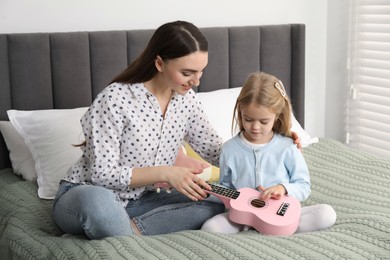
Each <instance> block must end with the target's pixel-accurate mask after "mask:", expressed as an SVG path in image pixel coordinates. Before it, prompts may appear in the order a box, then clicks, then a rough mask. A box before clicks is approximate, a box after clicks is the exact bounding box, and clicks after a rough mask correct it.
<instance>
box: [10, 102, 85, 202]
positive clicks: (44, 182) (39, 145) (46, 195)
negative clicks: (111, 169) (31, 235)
mask: <svg viewBox="0 0 390 260" xmlns="http://www.w3.org/2000/svg"><path fill="white" fill-rule="evenodd" d="M87 109H88V108H86V107H83V108H75V109H50V110H35V111H20V110H9V111H7V113H8V117H9V119H10V121H11V123H12V124H13V126H14V127H15V129H16V130H17V131H18V132H19V134H20V135H21V136H22V137H23V138H24V141H25V143H26V145H27V147H28V148H29V150H30V152H31V154H32V156H33V159H34V161H35V169H36V171H37V175H38V179H37V181H38V196H39V197H40V198H42V199H53V198H54V196H55V194H56V192H57V189H58V185H59V181H60V179H61V178H63V177H64V176H65V174H66V171H67V170H68V169H69V167H70V166H72V165H73V164H74V163H75V162H76V161H77V160H78V159H79V157H80V156H81V154H82V153H81V150H80V149H79V148H77V147H74V146H72V144H78V143H81V142H82V141H83V134H82V129H81V125H80V118H81V117H82V115H83V114H84V113H85V112H86V111H87Z"/></svg>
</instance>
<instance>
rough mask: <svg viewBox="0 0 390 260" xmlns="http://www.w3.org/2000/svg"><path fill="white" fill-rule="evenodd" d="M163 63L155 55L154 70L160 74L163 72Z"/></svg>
mask: <svg viewBox="0 0 390 260" xmlns="http://www.w3.org/2000/svg"><path fill="white" fill-rule="evenodd" d="M163 63H164V61H163V59H162V58H161V57H160V56H159V55H157V57H156V59H155V60H154V65H155V66H156V69H157V70H158V71H160V72H161V71H162V70H163V68H162V66H163Z"/></svg>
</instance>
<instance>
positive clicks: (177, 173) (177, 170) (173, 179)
mask: <svg viewBox="0 0 390 260" xmlns="http://www.w3.org/2000/svg"><path fill="white" fill-rule="evenodd" d="M170 170H171V171H170V172H169V173H167V174H166V178H167V183H168V184H169V185H170V186H171V187H173V188H174V189H176V190H177V191H179V192H180V193H182V194H184V195H185V196H187V197H188V198H190V199H191V200H193V201H199V200H204V199H205V198H207V193H206V192H205V191H204V190H203V189H207V190H211V187H210V185H208V184H207V183H206V182H205V181H204V180H202V179H201V178H199V177H198V176H196V174H199V173H202V171H203V170H202V169H191V168H186V167H176V166H173V167H170ZM202 187H203V188H202Z"/></svg>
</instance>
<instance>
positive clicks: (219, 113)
mask: <svg viewBox="0 0 390 260" xmlns="http://www.w3.org/2000/svg"><path fill="white" fill-rule="evenodd" d="M241 89H242V87H237V88H229V89H220V90H215V91H210V92H198V93H197V96H198V98H199V99H200V101H201V102H202V105H203V108H204V110H205V112H206V114H207V117H208V118H209V121H210V123H211V124H212V125H213V126H214V128H215V130H216V131H217V133H218V134H219V135H220V136H221V137H222V139H223V141H224V142H225V141H227V140H228V139H230V138H232V136H233V135H232V132H231V129H232V120H233V110H234V106H235V104H236V100H237V97H238V95H239V94H240V91H241ZM291 130H292V131H294V132H296V133H297V134H298V136H299V138H300V140H301V144H302V147H306V146H308V145H310V144H312V143H315V142H318V138H317V137H314V138H312V137H311V136H310V135H309V134H308V133H307V132H306V131H305V130H304V129H303V128H302V126H301V125H300V124H299V122H298V121H297V120H296V118H295V116H294V115H292V127H291Z"/></svg>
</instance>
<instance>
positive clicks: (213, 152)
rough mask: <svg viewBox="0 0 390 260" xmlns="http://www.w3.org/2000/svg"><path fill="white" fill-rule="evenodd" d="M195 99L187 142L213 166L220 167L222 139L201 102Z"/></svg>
mask: <svg viewBox="0 0 390 260" xmlns="http://www.w3.org/2000/svg"><path fill="white" fill-rule="evenodd" d="M194 98H195V100H196V103H195V106H194V107H193V112H192V115H191V117H190V119H189V120H190V121H189V127H188V132H187V135H186V137H185V141H187V143H188V144H189V145H190V146H191V147H192V149H194V151H195V152H197V153H198V154H199V155H200V156H201V157H202V158H203V159H205V160H206V161H208V162H209V163H211V164H212V165H215V166H219V156H220V153H221V146H222V138H221V137H220V136H219V135H218V133H217V131H216V130H215V129H214V127H213V126H212V125H211V123H210V122H209V120H208V117H207V115H206V113H205V111H204V109H203V106H202V104H201V102H200V101H199V100H198V99H197V97H196V96H195V97H194Z"/></svg>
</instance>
